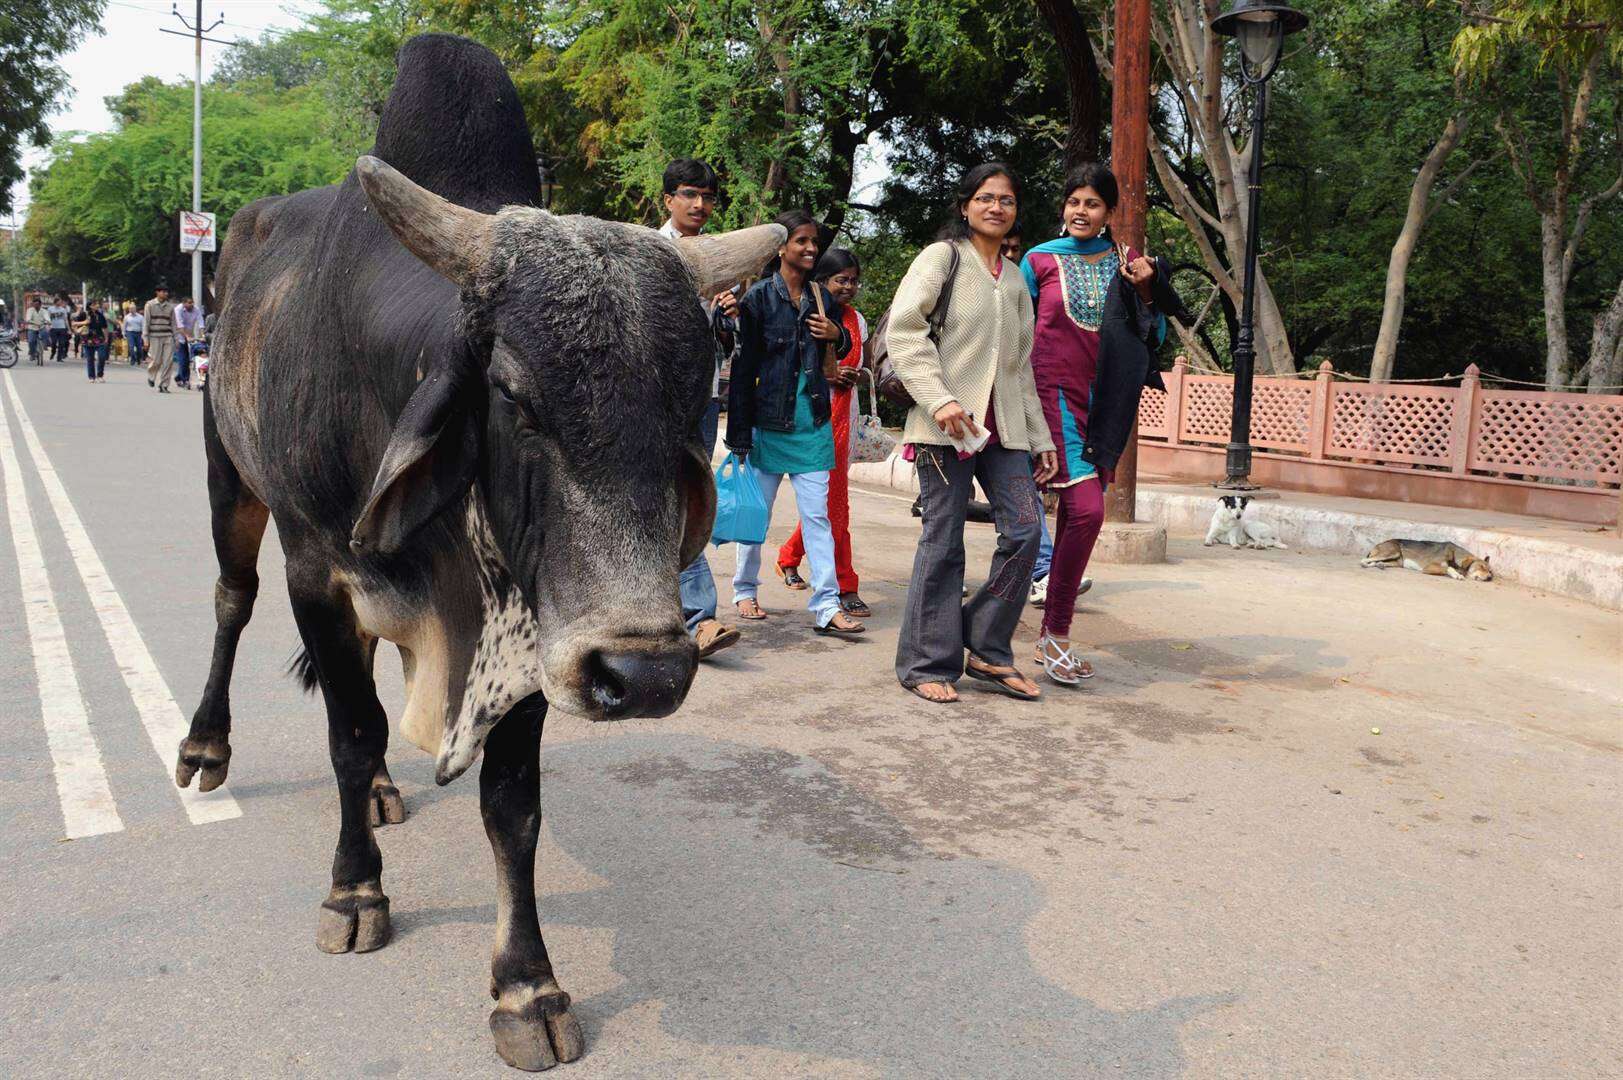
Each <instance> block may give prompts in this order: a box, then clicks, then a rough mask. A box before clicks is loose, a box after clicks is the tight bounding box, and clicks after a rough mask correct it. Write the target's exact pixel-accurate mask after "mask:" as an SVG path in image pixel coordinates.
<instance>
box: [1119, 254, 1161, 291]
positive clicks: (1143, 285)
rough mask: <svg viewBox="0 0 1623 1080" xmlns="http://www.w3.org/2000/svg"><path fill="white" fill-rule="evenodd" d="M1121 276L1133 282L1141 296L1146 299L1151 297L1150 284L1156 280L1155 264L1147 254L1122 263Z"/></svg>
mask: <svg viewBox="0 0 1623 1080" xmlns="http://www.w3.org/2000/svg"><path fill="white" fill-rule="evenodd" d="M1121 276H1122V277H1124V278H1126V279H1127V280H1128V281H1130V282H1132V283H1133V287H1134V288H1136V289H1137V290H1138V295H1139V296H1141V297H1143V298H1144V299H1145V300H1146V301H1147V300H1149V299H1150V295H1151V294H1150V286H1151V285H1152V284H1153V283H1154V281H1155V264H1154V263H1152V262H1150V260H1149V257H1148V256H1147V255H1140V256H1139V257H1138V258H1136V259H1134V260H1133V261H1132V262H1124V263H1122V264H1121Z"/></svg>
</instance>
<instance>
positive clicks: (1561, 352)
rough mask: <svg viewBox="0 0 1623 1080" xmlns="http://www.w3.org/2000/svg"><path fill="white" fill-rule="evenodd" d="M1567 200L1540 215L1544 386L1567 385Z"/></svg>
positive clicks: (1558, 387) (1557, 386)
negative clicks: (1564, 260) (1565, 260)
mask: <svg viewBox="0 0 1623 1080" xmlns="http://www.w3.org/2000/svg"><path fill="white" fill-rule="evenodd" d="M1566 210H1567V207H1566V200H1565V199H1561V200H1559V201H1558V202H1556V204H1555V205H1554V206H1552V207H1551V208H1550V209H1549V210H1547V211H1545V212H1544V213H1541V214H1540V215H1539V246H1540V248H1541V249H1542V250H1541V252H1540V256H1541V257H1540V260H1539V262H1540V264H1541V268H1542V272H1543V277H1544V386H1545V389H1547V390H1564V389H1566V386H1567V275H1566V273H1565V272H1564V270H1565V268H1564V267H1563V265H1562V256H1563V255H1564V254H1565V251H1566V246H1567V220H1566V219H1567V214H1566Z"/></svg>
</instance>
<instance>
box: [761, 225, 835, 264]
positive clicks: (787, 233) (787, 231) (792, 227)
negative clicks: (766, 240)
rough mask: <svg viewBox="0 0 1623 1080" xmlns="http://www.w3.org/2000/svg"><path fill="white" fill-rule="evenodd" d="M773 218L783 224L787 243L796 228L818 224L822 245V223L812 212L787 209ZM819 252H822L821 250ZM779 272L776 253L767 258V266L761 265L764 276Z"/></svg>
mask: <svg viewBox="0 0 1623 1080" xmlns="http://www.w3.org/2000/svg"><path fill="white" fill-rule="evenodd" d="M773 220H774V221H776V222H777V223H778V224H779V225H782V226H783V242H784V243H786V244H787V243H788V242H789V238H790V237H791V236H793V235H794V234H795V230H796V229H800V228H804V227H805V226H807V225H816V226H817V235H818V237H819V240H818V246H819V247H821V246H822V241H821V239H820V238H821V237H822V235H823V226H822V223H821V222H819V221H818V220H817V219H816V218H814V217H812V216H811V214H810V213H808V212H807V211H805V210H785V211H784V212H783V213H781V214H779V215H778V216H777V217H776V218H774V219H773ZM819 254H820V252H819ZM777 272H778V256H776V255H774V256H772V258H770V259H768V260H767V263H766V265H765V266H763V267H761V276H762V277H764V278H769V277H771V276H772V275H773V274H776V273H777Z"/></svg>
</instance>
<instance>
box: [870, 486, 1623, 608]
mask: <svg viewBox="0 0 1623 1080" xmlns="http://www.w3.org/2000/svg"><path fill="white" fill-rule="evenodd" d="M851 480H852V482H854V483H859V484H869V485H873V486H877V487H889V488H893V489H895V490H898V491H909V492H916V491H917V490H918V479H917V478H916V477H915V476H914V474H913V465H912V463H911V462H907V461H903V460H902V459H901V458H900V457H898V456H895V455H892V456H891V457H890V459H889V460H887V461H882V462H879V463H877V464H871V465H853V466H851ZM1274 494H1276V495H1277V496H1278V498H1277V499H1274V498H1270V499H1267V500H1264V501H1262V502H1260V503H1257V504H1255V505H1253V506H1252V507H1251V509H1250V510H1249V513H1250V514H1251V515H1255V516H1259V517H1261V518H1263V519H1264V520H1266V521H1268V522H1270V523H1271V524H1272V525H1273V526H1274V527H1275V528H1276V529H1277V530H1278V531H1279V536H1280V539H1282V540H1283V541H1284V542H1285V543H1287V544H1289V545H1290V546H1291V547H1293V548H1307V549H1309V550H1312V551H1326V552H1334V553H1339V554H1343V555H1358V556H1361V555H1363V554H1364V553H1365V552H1367V551H1368V550H1369V549H1370V548H1372V547H1374V546H1375V545H1376V544H1378V543H1380V542H1381V541H1382V540H1389V539H1392V538H1394V537H1401V538H1403V539H1411V540H1451V541H1453V542H1454V543H1456V544H1459V545H1460V546H1461V547H1463V548H1466V549H1467V550H1469V551H1471V552H1472V553H1473V554H1476V555H1480V556H1482V557H1483V558H1486V559H1490V560H1492V563H1493V570H1494V573H1495V575H1497V576H1498V577H1499V578H1500V579H1501V580H1504V581H1513V582H1515V583H1516V584H1518V585H1522V586H1525V587H1527V588H1529V589H1536V590H1539V591H1542V592H1549V593H1554V594H1556V595H1557V596H1566V597H1571V598H1572V599H1574V600H1582V601H1585V602H1586V603H1590V604H1595V605H1598V606H1600V607H1603V608H1607V609H1609V610H1612V611H1623V538H1619V535H1618V532H1617V530H1616V529H1600V528H1597V527H1595V526H1590V525H1579V524H1574V523H1571V522H1565V521H1552V520H1549V519H1547V518H1533V517H1518V516H1516V515H1514V514H1498V513H1493V512H1490V511H1482V510H1459V509H1455V508H1453V507H1447V506H1425V505H1420V504H1416V503H1399V502H1381V501H1377V500H1373V499H1354V498H1347V497H1339V496H1328V495H1310V494H1307V493H1304V492H1298V491H1276V492H1274ZM1215 497H1216V493H1215V492H1214V491H1213V490H1212V489H1211V488H1209V487H1204V486H1201V485H1195V484H1174V483H1156V482H1154V481H1153V480H1147V479H1146V478H1144V477H1140V479H1139V484H1138V519H1139V520H1140V521H1153V522H1157V523H1159V524H1161V525H1164V526H1166V529H1167V532H1168V533H1170V534H1172V535H1174V536H1176V535H1195V536H1204V535H1205V532H1206V527H1207V525H1208V524H1209V523H1210V522H1211V517H1212V510H1213V508H1214V506H1215V502H1214V500H1215ZM1374 572H1375V571H1371V573H1374Z"/></svg>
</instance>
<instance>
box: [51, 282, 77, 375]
mask: <svg viewBox="0 0 1623 1080" xmlns="http://www.w3.org/2000/svg"><path fill="white" fill-rule="evenodd" d="M45 314H46V315H47V316H49V317H50V320H51V359H53V360H55V361H56V362H57V363H59V364H60V363H62V361H64V360H66V359H67V358H68V316H69V315H71V314H72V309H71V308H70V307H68V298H67V297H66V296H61V295H58V296H57V298H56V300H55V301H53V302H52V304H51V306H50V307H48V308H46V309H45Z"/></svg>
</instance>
